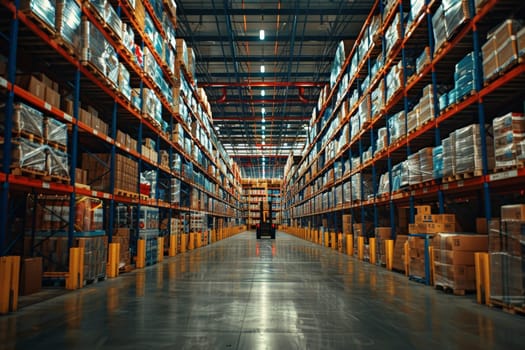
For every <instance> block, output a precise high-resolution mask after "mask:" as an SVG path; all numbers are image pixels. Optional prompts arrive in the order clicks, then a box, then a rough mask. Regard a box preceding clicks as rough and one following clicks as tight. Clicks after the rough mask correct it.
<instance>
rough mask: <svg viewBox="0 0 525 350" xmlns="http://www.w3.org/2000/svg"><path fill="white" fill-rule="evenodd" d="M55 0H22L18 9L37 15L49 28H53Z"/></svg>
mask: <svg viewBox="0 0 525 350" xmlns="http://www.w3.org/2000/svg"><path fill="white" fill-rule="evenodd" d="M55 9H56V1H55V0H22V1H20V10H24V11H28V12H30V13H31V14H33V15H35V16H36V17H38V18H39V19H40V20H41V21H42V23H43V24H44V25H46V26H47V27H48V28H50V29H51V30H54V29H55Z"/></svg>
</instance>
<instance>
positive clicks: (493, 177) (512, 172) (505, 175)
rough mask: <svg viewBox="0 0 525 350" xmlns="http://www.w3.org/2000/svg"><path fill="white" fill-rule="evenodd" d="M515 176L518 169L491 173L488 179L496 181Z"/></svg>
mask: <svg viewBox="0 0 525 350" xmlns="http://www.w3.org/2000/svg"><path fill="white" fill-rule="evenodd" d="M516 176H518V170H517V169H514V170H509V171H504V172H502V173H497V174H491V175H490V177H489V179H490V181H498V180H505V179H510V178H513V177H516Z"/></svg>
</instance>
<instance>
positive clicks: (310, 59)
mask: <svg viewBox="0 0 525 350" xmlns="http://www.w3.org/2000/svg"><path fill="white" fill-rule="evenodd" d="M294 58H295V59H296V60H298V61H301V62H321V61H333V57H331V56H329V55H320V56H316V55H299V56H294ZM236 60H237V62H255V61H264V62H288V60H289V57H287V56H269V55H268V56H262V55H261V56H237V58H236ZM199 61H201V62H214V63H222V62H225V61H226V62H232V61H233V57H231V56H227V57H223V56H200V57H199Z"/></svg>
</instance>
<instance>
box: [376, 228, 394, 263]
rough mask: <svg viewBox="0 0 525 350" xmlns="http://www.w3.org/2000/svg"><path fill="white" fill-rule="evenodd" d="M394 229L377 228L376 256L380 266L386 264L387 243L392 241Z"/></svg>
mask: <svg viewBox="0 0 525 350" xmlns="http://www.w3.org/2000/svg"><path fill="white" fill-rule="evenodd" d="M391 235H392V229H391V228H390V227H376V228H375V238H376V255H377V262H378V263H379V264H386V243H385V241H386V240H387V239H391Z"/></svg>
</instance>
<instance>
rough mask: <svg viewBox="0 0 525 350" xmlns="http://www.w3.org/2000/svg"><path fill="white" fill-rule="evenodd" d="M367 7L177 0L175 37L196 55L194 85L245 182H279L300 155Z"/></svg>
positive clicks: (342, 2) (356, 2)
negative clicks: (337, 60) (340, 51)
mask: <svg viewBox="0 0 525 350" xmlns="http://www.w3.org/2000/svg"><path fill="white" fill-rule="evenodd" d="M373 3H374V1H373V0H325V1H314V0H296V1H284V0H283V1H280V0H275V1H255V0H231V1H228V0H223V1H221V0H211V1H200V0H177V20H178V24H177V35H178V36H179V37H182V38H184V39H186V41H187V43H188V46H190V47H192V48H193V49H194V51H195V55H196V61H197V74H196V79H197V83H198V85H199V86H201V87H204V88H205V90H206V92H207V95H208V98H209V100H210V102H211V104H212V111H213V123H214V126H215V129H216V130H217V133H218V135H219V138H220V140H221V142H222V144H223V145H224V148H225V149H226V151H227V152H228V153H229V154H230V156H231V157H232V158H233V159H234V160H235V161H236V162H237V163H238V164H239V166H240V168H241V172H242V176H243V177H246V178H254V177H267V178H280V177H282V176H283V169H284V164H285V163H286V160H287V157H288V155H289V154H290V153H291V152H293V153H294V154H296V155H297V154H300V152H301V150H302V149H303V147H304V144H305V140H306V137H307V131H308V122H309V120H310V118H311V116H312V110H313V108H314V106H315V105H316V104H317V99H318V96H319V91H320V87H321V86H323V85H325V84H326V83H327V82H328V81H329V77H330V67H331V64H332V61H333V59H334V55H335V49H336V46H337V45H338V43H339V42H340V41H341V40H345V41H348V43H347V44H350V45H351V44H353V40H355V38H356V37H357V35H358V34H359V31H360V29H361V27H362V25H363V23H364V21H365V19H366V17H367V15H368V13H369V12H370V9H371V7H372V4H373ZM262 30H264V37H263V36H262V32H261V31H262ZM350 47H351V46H350Z"/></svg>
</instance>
